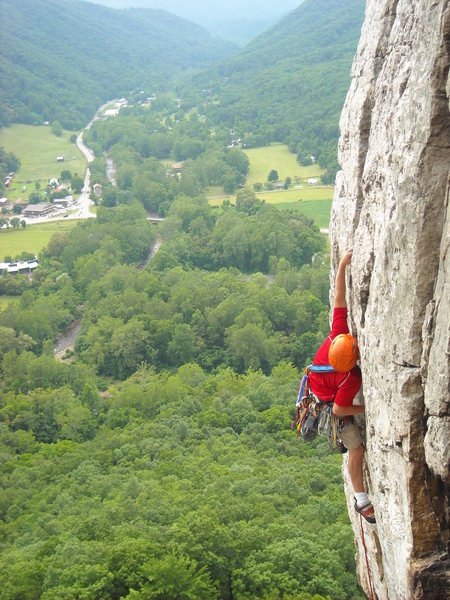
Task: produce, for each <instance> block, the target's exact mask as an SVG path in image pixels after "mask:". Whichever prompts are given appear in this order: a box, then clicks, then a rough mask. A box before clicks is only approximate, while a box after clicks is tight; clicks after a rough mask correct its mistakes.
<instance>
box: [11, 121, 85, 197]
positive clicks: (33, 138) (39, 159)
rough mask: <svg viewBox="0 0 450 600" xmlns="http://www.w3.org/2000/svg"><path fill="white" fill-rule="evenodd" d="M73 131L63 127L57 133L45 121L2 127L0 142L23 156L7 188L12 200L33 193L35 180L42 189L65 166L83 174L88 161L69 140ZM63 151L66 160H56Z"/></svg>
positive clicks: (20, 156) (18, 156)
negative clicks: (60, 131) (42, 122)
mask: <svg viewBox="0 0 450 600" xmlns="http://www.w3.org/2000/svg"><path fill="white" fill-rule="evenodd" d="M73 133H74V132H72V131H65V130H64V131H63V133H62V136H61V137H56V135H54V134H53V133H52V132H51V130H50V127H49V126H44V125H42V126H34V125H12V126H11V127H6V128H4V129H2V130H1V131H0V146H2V147H3V148H4V149H5V151H6V152H13V153H14V154H15V155H16V156H17V158H19V159H20V168H19V170H18V171H17V173H16V174H15V176H14V179H13V181H12V183H11V186H10V188H9V189H8V191H7V192H6V193H7V196H8V198H9V199H10V200H12V201H15V200H19V199H21V200H28V197H29V195H30V193H31V192H34V191H36V188H35V185H34V184H35V182H37V181H38V182H39V183H40V184H41V190H40V191H42V190H43V189H44V188H45V186H46V185H47V183H48V180H49V179H50V178H52V177H56V178H59V177H60V175H61V171H62V170H64V169H67V170H69V171H70V172H71V173H72V175H74V174H75V173H78V175H79V176H80V177H84V175H85V172H86V165H87V163H86V159H85V158H84V156H83V154H82V153H81V151H80V150H79V149H78V147H77V146H76V144H72V142H70V141H69V138H70V136H71V135H72V134H73ZM63 154H64V156H65V160H64V162H57V161H56V157H57V156H61V155H63ZM23 186H26V190H25V192H22V187H23Z"/></svg>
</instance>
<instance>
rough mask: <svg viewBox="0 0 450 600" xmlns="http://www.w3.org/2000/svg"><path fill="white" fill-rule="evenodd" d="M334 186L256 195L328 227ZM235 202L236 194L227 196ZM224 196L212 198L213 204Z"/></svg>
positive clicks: (216, 204)
mask: <svg viewBox="0 0 450 600" xmlns="http://www.w3.org/2000/svg"><path fill="white" fill-rule="evenodd" d="M333 193H334V188H333V186H318V187H309V186H305V187H303V188H302V189H294V190H293V189H290V190H283V191H277V192H267V191H266V192H259V193H257V194H256V197H257V198H258V199H259V200H265V201H266V202H267V204H275V205H276V206H277V208H283V209H284V208H289V209H293V210H298V211H299V212H301V213H303V214H304V215H306V216H308V217H310V218H311V219H314V221H315V223H316V224H317V225H318V227H323V228H327V227H328V226H329V224H330V212H331V202H332V200H333ZM227 200H229V201H230V202H231V204H234V203H235V202H236V197H235V196H229V197H228V198H227ZM223 201H224V198H210V199H209V204H210V205H211V206H220V205H221V204H222V202H223Z"/></svg>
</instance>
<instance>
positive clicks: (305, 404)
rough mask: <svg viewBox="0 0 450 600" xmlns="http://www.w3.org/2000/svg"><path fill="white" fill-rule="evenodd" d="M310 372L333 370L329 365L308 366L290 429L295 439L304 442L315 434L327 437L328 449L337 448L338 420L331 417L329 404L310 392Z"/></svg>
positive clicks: (330, 404) (331, 411) (329, 371)
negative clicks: (300, 438)
mask: <svg viewBox="0 0 450 600" xmlns="http://www.w3.org/2000/svg"><path fill="white" fill-rule="evenodd" d="M311 372H318V373H331V372H334V369H333V367H331V366H330V365H309V366H308V367H307V368H306V370H305V373H304V375H303V377H302V380H301V383H300V388H299V392H298V396H297V402H296V408H297V418H296V420H295V421H293V422H292V425H291V428H292V429H294V428H295V429H296V430H297V437H298V436H300V435H301V436H302V438H303V439H304V440H305V441H310V440H312V439H314V438H315V437H316V434H317V433H319V434H322V435H327V436H328V443H329V445H330V448H332V449H335V448H337V447H338V423H339V419H337V418H336V417H335V416H334V415H333V409H332V406H333V405H332V403H331V402H322V401H321V400H320V399H319V398H317V397H316V396H314V394H313V393H312V392H311V389H310V385H309V375H310V373H311Z"/></svg>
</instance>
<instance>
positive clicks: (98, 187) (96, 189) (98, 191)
mask: <svg viewBox="0 0 450 600" xmlns="http://www.w3.org/2000/svg"><path fill="white" fill-rule="evenodd" d="M92 187H93V188H94V194H95V195H96V196H97V198H99V197H100V196H103V187H102V185H101V184H100V183H94V185H93V186H92Z"/></svg>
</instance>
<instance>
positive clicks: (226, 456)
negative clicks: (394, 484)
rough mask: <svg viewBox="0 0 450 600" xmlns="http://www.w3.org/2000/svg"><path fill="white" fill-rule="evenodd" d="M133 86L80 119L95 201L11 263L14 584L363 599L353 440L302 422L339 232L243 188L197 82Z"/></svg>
mask: <svg viewBox="0 0 450 600" xmlns="http://www.w3.org/2000/svg"><path fill="white" fill-rule="evenodd" d="M331 3H332V4H333V5H334V1H332V2H331ZM305 4H309V5H311V3H310V2H306V3H305ZM92 10H93V9H92ZM321 15H322V16H323V14H322V13H321ZM129 98H130V99H133V100H134V101H133V102H131V101H130V105H129V106H128V107H126V108H123V109H122V110H121V111H120V113H119V115H118V116H117V117H115V118H112V119H107V120H104V121H96V122H94V123H93V125H92V127H90V129H89V130H85V131H84V141H85V143H86V144H87V145H88V146H89V147H90V148H92V149H93V150H94V152H95V155H96V158H95V160H94V162H93V163H91V164H90V170H91V181H95V182H98V183H100V184H101V185H102V187H103V193H102V196H101V199H96V202H97V203H98V206H97V218H96V219H88V220H86V221H82V222H79V223H78V224H77V225H76V226H75V227H74V228H73V229H71V230H70V231H67V232H63V233H58V234H55V235H54V236H53V237H52V239H51V241H50V243H49V244H48V246H47V247H46V248H45V249H44V250H43V251H42V252H41V253H40V255H39V263H40V264H39V267H38V268H37V269H36V270H35V271H34V272H33V276H32V277H28V276H25V275H17V276H15V277H14V278H12V277H10V278H7V277H6V276H2V277H0V293H1V294H4V293H5V292H6V293H7V294H8V295H9V296H15V298H16V300H15V302H14V303H13V304H9V305H8V306H6V308H4V309H3V310H2V311H1V312H0V368H1V385H0V430H1V435H0V459H1V460H0V464H1V471H0V478H1V487H0V533H1V538H0V539H1V541H0V548H1V552H0V589H1V590H2V592H1V596H2V598H5V599H11V600H12V599H14V600H22V599H25V600H34V599H37V598H42V599H44V600H50V599H52V600H53V599H58V600H59V599H62V600H65V599H67V600H72V599H75V598H78V599H86V600H91V599H105V600H106V599H117V600H119V599H121V598H124V599H125V598H126V599H129V600H130V599H131V600H135V599H150V598H154V599H161V600H163V599H164V600H166V599H175V598H177V599H186V600H188V599H192V600H193V599H213V598H217V599H224V600H233V599H234V600H250V599H253V598H261V599H266V600H269V599H280V600H361V599H362V598H363V597H364V596H363V594H362V591H361V589H360V588H359V586H358V583H357V580H356V575H355V562H354V553H355V548H354V542H353V533H352V530H351V527H350V524H349V519H348V515H347V506H346V502H345V497H344V493H343V485H342V475H341V464H342V460H341V455H340V454H336V453H333V452H331V451H330V449H329V447H328V443H327V441H326V440H325V439H324V438H318V439H316V440H315V441H313V442H311V443H310V444H305V443H302V442H299V440H298V439H297V437H296V434H295V432H294V431H292V430H291V422H292V419H293V418H294V406H295V400H296V396H297V391H298V385H299V374H300V372H301V371H302V370H303V369H304V367H305V366H306V365H308V364H309V363H310V362H311V359H312V357H313V356H314V353H315V351H316V350H317V348H318V347H319V345H320V344H321V343H322V341H323V339H324V337H325V336H326V335H327V333H328V331H329V311H330V307H329V256H328V254H329V247H328V241H327V239H326V238H325V236H324V235H322V234H321V233H320V232H319V229H318V228H317V226H316V225H315V224H314V222H313V220H312V219H309V218H307V217H305V216H303V215H302V214H300V213H299V212H297V211H295V210H280V209H277V208H275V207H274V206H272V205H269V204H268V203H266V202H265V201H264V200H263V199H261V198H260V197H257V196H256V194H255V193H254V192H253V191H252V189H250V188H249V187H247V186H246V185H245V184H246V178H247V175H248V172H249V160H248V158H247V156H246V154H245V153H244V152H243V150H242V148H241V147H238V146H236V145H235V144H233V141H234V139H235V136H236V132H235V131H234V130H232V129H231V127H230V126H229V124H228V123H227V122H225V121H224V120H223V119H222V118H221V117H220V115H218V113H217V112H215V111H214V110H211V111H209V110H206V109H205V104H204V103H203V102H202V101H199V102H198V104H196V101H195V94H193V96H192V98H191V101H190V103H187V104H186V105H184V104H183V101H181V102H180V95H179V89H178V88H177V87H175V84H174V87H171V86H170V85H169V86H168V87H167V90H166V91H165V92H164V93H163V92H161V93H158V94H157V95H156V97H155V98H153V100H152V101H151V102H147V103H141V102H138V101H137V100H138V99H139V98H140V94H131V95H130V96H129ZM237 110H240V109H237ZM286 118H288V115H286ZM274 119H276V120H279V123H280V126H281V125H283V121H282V116H281V113H280V114H278V115H276V116H274ZM233 126H234V125H233ZM261 128H262V129H263V125H262V122H261ZM262 129H261V131H262ZM255 131H256V130H255ZM267 131H269V130H267ZM268 135H269V134H268ZM270 136H272V133H270V135H269V137H270ZM275 138H276V136H275ZM275 138H273V139H275ZM271 139H272V138H271ZM0 158H1V162H2V168H4V169H7V168H9V165H11V164H13V165H14V166H16V168H17V166H19V162H18V161H17V159H16V157H14V156H13V155H11V154H9V153H7V152H5V151H2V154H1V155H0ZM107 161H112V163H113V164H114V168H115V182H111V180H110V178H108V175H107ZM176 162H178V163H182V167H176ZM174 163H175V164H174ZM209 186H220V187H221V188H223V190H224V192H225V193H227V194H234V195H235V199H236V201H235V203H234V202H233V203H232V202H230V200H225V201H224V202H223V203H222V204H221V206H219V207H217V206H215V207H213V206H211V205H210V203H209V202H208V200H207V198H206V190H207V189H208V187H209ZM155 215H157V216H158V217H159V218H160V219H162V220H161V221H160V222H159V224H158V225H157V226H155V225H153V224H151V222H150V220H149V218H148V217H149V216H150V217H155ZM159 244H161V246H160V248H159V250H158V251H157V252H156V253H153V252H152V249H154V248H155V247H156V246H158V247H159ZM2 258H3V257H2ZM78 321H79V322H81V328H80V331H79V333H78V336H77V339H76V342H75V348H74V350H73V351H72V350H68V351H67V352H66V354H65V356H64V357H63V358H62V360H56V359H55V358H54V346H55V338H57V336H58V335H59V334H60V333H61V332H63V331H64V330H66V328H67V327H68V326H69V325H71V324H73V323H74V322H78Z"/></svg>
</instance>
